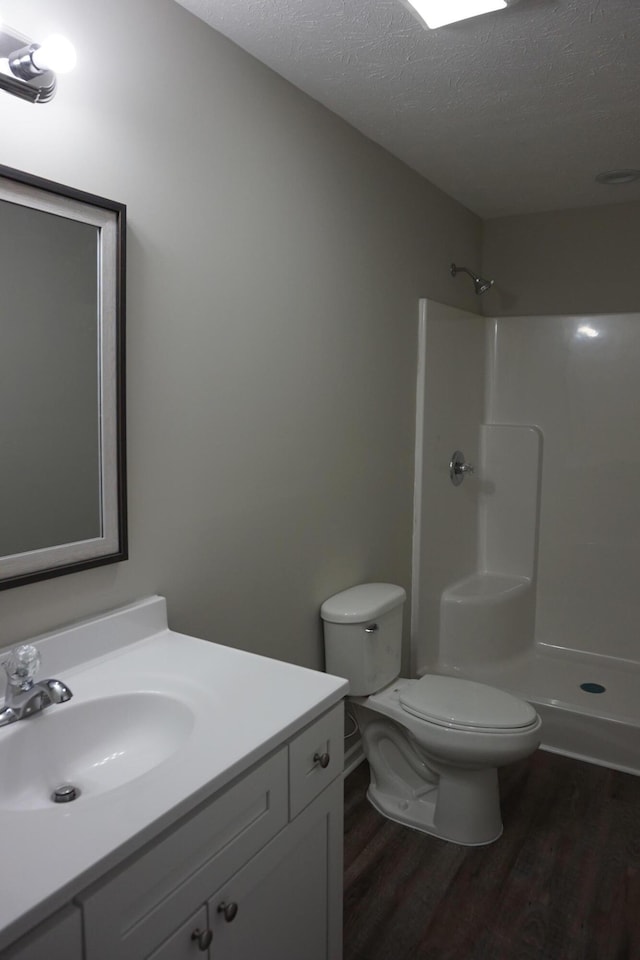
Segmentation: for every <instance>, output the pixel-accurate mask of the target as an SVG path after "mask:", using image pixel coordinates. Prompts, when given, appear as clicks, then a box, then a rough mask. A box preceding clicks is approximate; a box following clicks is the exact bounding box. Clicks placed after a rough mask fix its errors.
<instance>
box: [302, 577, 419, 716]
mask: <svg viewBox="0 0 640 960" xmlns="http://www.w3.org/2000/svg"><path fill="white" fill-rule="evenodd" d="M406 598H407V595H406V593H405V591H404V590H403V588H402V587H397V586H395V584H393V583H362V584H360V585H359V586H357V587H350V589H349V590H343V591H342V593H336V594H335V596H333V597H329V599H328V600H325V602H324V603H323V604H322V606H321V608H320V616H321V617H322V619H323V620H324V652H325V664H326V671H327V673H333V674H335V675H336V676H338V677H346V678H347V680H349V684H350V689H349V693H350V694H351V695H352V696H356V697H364V696H368V695H369V694H370V693H375V692H376V690H381V689H382V687H385V686H386V685H387V684H389V683H391V682H392V680H395V678H396V677H398V676H399V675H400V662H401V654H402V607H403V604H404V602H405V600H406Z"/></svg>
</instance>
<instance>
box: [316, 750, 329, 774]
mask: <svg viewBox="0 0 640 960" xmlns="http://www.w3.org/2000/svg"><path fill="white" fill-rule="evenodd" d="M330 760H331V757H330V756H329V754H328V753H314V755H313V762H314V763H319V764H320V766H321V767H322V769H323V770H326V768H327V767H328V766H329V762H330Z"/></svg>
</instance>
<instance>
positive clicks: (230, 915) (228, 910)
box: [218, 900, 238, 923]
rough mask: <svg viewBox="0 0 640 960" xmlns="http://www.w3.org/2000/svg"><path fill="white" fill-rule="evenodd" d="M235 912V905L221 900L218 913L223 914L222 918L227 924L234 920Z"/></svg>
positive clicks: (236, 908)
mask: <svg viewBox="0 0 640 960" xmlns="http://www.w3.org/2000/svg"><path fill="white" fill-rule="evenodd" d="M237 912H238V904H237V903H225V902H224V900H223V901H222V903H220V904H218V913H223V914H224V918H225V920H226V921H227V923H231V921H232V920H235V918H236V914H237Z"/></svg>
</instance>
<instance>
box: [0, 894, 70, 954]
mask: <svg viewBox="0 0 640 960" xmlns="http://www.w3.org/2000/svg"><path fill="white" fill-rule="evenodd" d="M0 956H1V957H2V960H43V958H45V957H46V958H47V960H82V917H81V914H80V910H79V909H78V908H77V907H74V906H71V907H66V908H65V909H64V910H60V911H59V912H58V913H56V914H54V916H53V917H50V918H49V920H47V921H45V922H44V923H41V924H40V925H39V926H38V927H36V929H35V930H32V931H31V933H29V934H27V936H25V937H22V939H21V940H19V941H18V943H17V944H15V945H14V946H13V947H9V949H8V950H6V951H0Z"/></svg>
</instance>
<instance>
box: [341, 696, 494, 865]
mask: <svg viewBox="0 0 640 960" xmlns="http://www.w3.org/2000/svg"><path fill="white" fill-rule="evenodd" d="M357 713H358V715H359V718H360V721H361V729H362V744H363V747H364V752H365V755H366V757H367V760H368V761H369V769H370V775H371V782H370V784H369V790H368V792H367V797H368V799H369V802H370V803H371V804H372V806H374V807H375V808H376V810H378V812H379V813H381V814H383V816H385V817H388V818H389V819H390V820H394V821H395V822H396V823H401V824H403V825H404V826H407V827H412V828H413V829H414V830H420V831H421V832H422V833H428V834H430V835H431V836H434V837H440V838H441V839H443V840H449V841H451V842H453V843H460V844H463V845H465V846H481V845H483V844H487V843H493V841H494V840H497V839H498V837H499V836H500V835H501V834H502V818H501V816H500V796H499V791H498V771H497V769H496V768H495V767H488V766H485V767H480V768H478V767H470V766H453V765H450V764H448V763H445V762H443V761H442V759H440V758H438V759H436V758H435V757H432V756H429V755H428V754H427V753H426V752H425V751H424V748H418V745H417V744H416V743H415V741H412V740H411V739H410V738H408V737H407V736H406V735H405V731H404V730H402V729H401V728H399V727H398V726H397V725H396V724H394V723H392V722H390V721H388V720H386V719H378V718H377V717H375V715H374V714H372V713H371V712H370V711H366V712H365V711H364V710H361V709H359V710H357Z"/></svg>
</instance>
